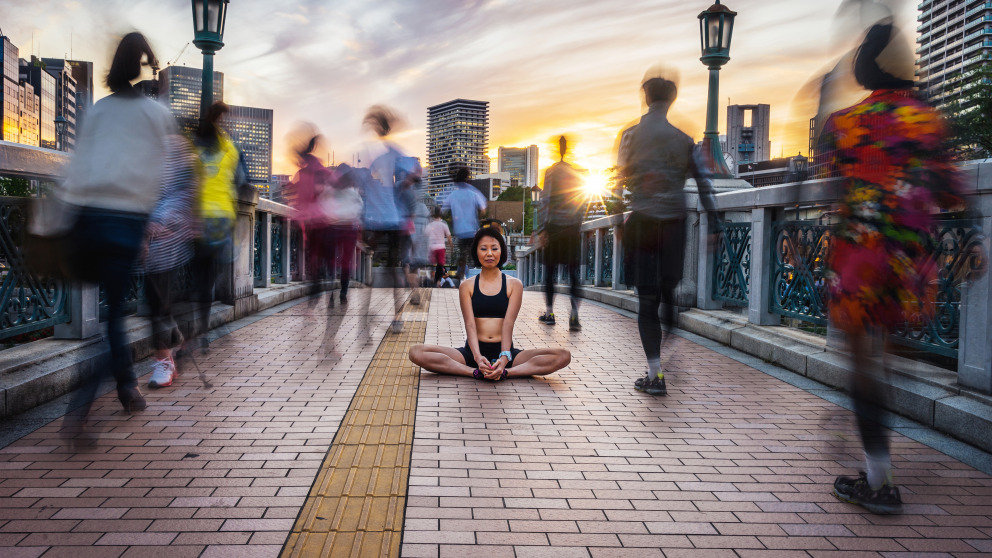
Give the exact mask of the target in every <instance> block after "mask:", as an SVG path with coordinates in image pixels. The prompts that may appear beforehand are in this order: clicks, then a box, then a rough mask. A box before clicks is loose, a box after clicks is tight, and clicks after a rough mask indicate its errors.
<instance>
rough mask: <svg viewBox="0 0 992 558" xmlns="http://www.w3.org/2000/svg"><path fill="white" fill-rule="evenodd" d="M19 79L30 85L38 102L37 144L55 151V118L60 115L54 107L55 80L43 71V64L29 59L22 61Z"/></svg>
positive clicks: (34, 59) (56, 140) (32, 58)
mask: <svg viewBox="0 0 992 558" xmlns="http://www.w3.org/2000/svg"><path fill="white" fill-rule="evenodd" d="M21 62H23V64H22V65H21V68H20V71H21V79H22V80H24V81H26V82H27V83H28V84H30V85H31V88H32V89H33V90H34V94H35V95H37V96H38V101H39V112H38V118H39V128H40V131H39V138H38V139H39V142H38V145H39V146H40V147H44V148H46V149H56V148H57V143H58V138H57V137H56V136H55V117H56V116H58V115H59V114H60V113H59V112H58V107H57V106H56V102H55V98H56V78H55V76H53V75H52V74H50V73H49V72H47V71H45V66H44V62H42V61H41V60H39V59H38V58H35V57H33V56H32V57H31V62H30V63H27V62H25V61H24V60H22V61H21Z"/></svg>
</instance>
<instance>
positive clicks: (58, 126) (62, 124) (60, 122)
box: [55, 114, 69, 151]
mask: <svg viewBox="0 0 992 558" xmlns="http://www.w3.org/2000/svg"><path fill="white" fill-rule="evenodd" d="M68 126H69V121H68V120H66V118H65V117H64V116H62V115H61V114H60V115H58V116H56V117H55V136H56V138H57V139H58V143H59V144H58V150H59V151H69V150H68V149H66V148H65V130H66V128H67V127H68Z"/></svg>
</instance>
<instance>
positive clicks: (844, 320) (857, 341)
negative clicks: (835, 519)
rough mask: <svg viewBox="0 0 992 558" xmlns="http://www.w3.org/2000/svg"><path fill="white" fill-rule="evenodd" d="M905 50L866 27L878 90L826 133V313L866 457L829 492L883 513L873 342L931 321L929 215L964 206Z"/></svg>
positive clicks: (942, 137) (940, 129)
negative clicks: (833, 188)
mask: <svg viewBox="0 0 992 558" xmlns="http://www.w3.org/2000/svg"><path fill="white" fill-rule="evenodd" d="M902 43H903V41H902V40H901V37H899V35H898V32H897V30H896V29H895V28H894V27H893V25H892V21H891V19H887V20H883V21H881V22H879V23H877V24H875V25H873V26H872V27H871V28H870V29H869V30H868V32H867V34H866V35H865V37H864V40H863V42H862V43H861V46H860V47H859V49H858V50H857V54H856V55H855V57H854V77H855V78H856V79H857V81H858V83H859V84H861V85H862V86H863V87H864V88H865V89H867V90H869V91H871V92H872V93H871V95H869V96H868V98H867V99H865V100H864V101H862V102H860V103H858V104H856V105H854V106H852V107H850V108H847V109H843V110H840V111H838V112H835V113H834V114H833V115H832V116H830V118H829V119H828V120H827V122H826V124H825V125H824V128H823V134H822V138H821V145H823V146H824V148H825V151H824V152H825V153H826V154H827V155H826V157H828V161H827V162H828V163H830V164H831V167H832V169H833V171H834V173H835V174H837V175H839V176H840V177H842V178H843V193H842V194H841V202H840V205H839V215H840V217H841V221H840V223H839V224H838V225H837V228H836V229H835V232H834V234H833V238H832V240H831V252H830V255H829V267H830V272H829V275H828V279H827V286H828V288H829V290H830V299H829V303H828V305H829V306H828V308H829V313H830V319H831V322H832V324H833V325H834V326H835V327H837V328H839V329H840V330H842V331H844V332H845V333H846V338H847V343H848V348H849V350H850V352H851V357H852V361H853V367H854V370H853V372H852V375H851V388H850V389H851V395H852V396H853V398H854V403H855V412H856V413H857V422H858V429H859V431H860V434H861V440H862V443H863V444H864V451H865V461H866V471H864V472H861V473H860V474H859V475H858V476H857V477H844V476H842V477H838V478H837V479H836V481H835V482H834V494H835V495H836V496H837V497H838V498H840V499H842V500H845V501H848V502H852V503H855V504H858V505H860V506H862V507H864V508H866V509H867V510H868V511H870V512H872V513H877V514H897V513H901V512H902V498H901V496H900V494H899V489H898V488H897V487H896V486H895V484H894V481H893V477H892V460H891V456H890V448H889V440H888V436H887V434H886V431H885V428H884V427H883V426H882V423H881V420H882V416H881V415H882V412H881V408H880V407H881V404H882V395H883V387H882V383H881V381H880V380H879V379H878V378H877V377H876V374H886V373H887V372H885V371H884V370H885V368H884V367H878V368H881V370H874V371H873V370H872V369H873V368H874V367H873V365H872V358H871V353H872V340H873V339H874V340H875V341H876V343H877V342H879V341H880V340H881V339H884V338H885V336H886V333H888V332H890V331H892V329H893V328H894V327H896V326H897V325H898V324H900V323H904V322H905V318H904V315H905V313H907V312H908V313H923V314H924V315H926V314H927V313H930V314H932V310H930V309H932V308H933V306H935V304H934V299H933V295H932V294H931V293H928V290H929V287H930V285H933V284H934V282H935V276H936V269H935V266H934V265H933V257H932V255H931V254H930V253H929V252H928V250H927V245H928V242H929V235H930V233H929V230H930V228H931V226H932V225H933V223H934V218H933V216H932V215H931V212H932V211H933V210H934V209H935V208H940V209H943V210H947V209H962V208H963V207H964V198H963V197H962V195H961V189H960V188H961V182H960V181H959V180H958V179H957V177H956V176H955V172H954V167H953V164H952V163H951V161H950V160H949V159H948V157H947V156H946V151H945V150H944V144H945V141H946V139H947V133H948V127H947V125H946V124H945V123H944V122H943V120H942V119H941V117H940V115H939V114H938V112H937V111H936V110H934V109H933V108H931V107H929V106H928V105H926V104H925V103H924V102H922V101H920V100H919V99H918V98H917V97H916V94H915V93H914V91H913V87H914V83H913V79H914V72H913V58H912V54H911V53H910V52H909V50H908V49H907V48H905V46H904V45H903V44H902ZM931 318H932V316H931Z"/></svg>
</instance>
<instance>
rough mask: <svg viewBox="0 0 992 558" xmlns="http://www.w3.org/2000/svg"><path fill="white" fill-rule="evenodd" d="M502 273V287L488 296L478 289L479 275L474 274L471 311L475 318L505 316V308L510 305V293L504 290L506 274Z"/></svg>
mask: <svg viewBox="0 0 992 558" xmlns="http://www.w3.org/2000/svg"><path fill="white" fill-rule="evenodd" d="M500 275H503V287H502V288H501V289H500V290H499V292H498V293H496V294H494V295H492V296H489V295H486V294H482V292H481V291H480V290H479V276H478V275H476V276H475V290H474V291H472V313H473V314H475V317H476V318H505V317H506V309H507V308H509V307H510V295H509V294H508V293H507V292H506V275H505V274H502V273H501V274H500Z"/></svg>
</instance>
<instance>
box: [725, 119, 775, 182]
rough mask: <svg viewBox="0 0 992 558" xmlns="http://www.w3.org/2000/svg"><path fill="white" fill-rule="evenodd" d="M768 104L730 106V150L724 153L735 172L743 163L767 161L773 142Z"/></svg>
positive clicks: (728, 142)
mask: <svg viewBox="0 0 992 558" xmlns="http://www.w3.org/2000/svg"><path fill="white" fill-rule="evenodd" d="M770 112H771V111H770V107H769V105H730V106H728V107H727V150H726V151H724V157H726V159H727V163H728V165H727V166H729V167H730V170H731V171H734V172H735V174H736V173H737V172H738V171H739V169H740V166H741V165H746V164H749V163H758V162H761V161H767V160H769V159H770V158H771V150H772V143H771V141H770V140H769V139H768V133H769V128H770V116H769V113H770Z"/></svg>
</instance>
